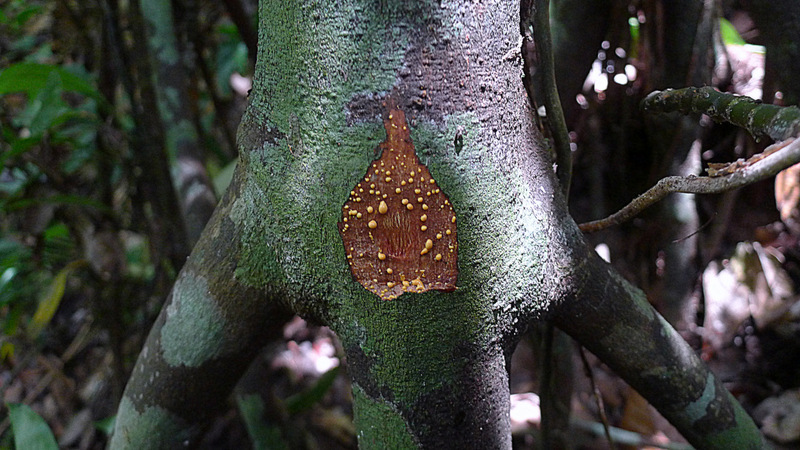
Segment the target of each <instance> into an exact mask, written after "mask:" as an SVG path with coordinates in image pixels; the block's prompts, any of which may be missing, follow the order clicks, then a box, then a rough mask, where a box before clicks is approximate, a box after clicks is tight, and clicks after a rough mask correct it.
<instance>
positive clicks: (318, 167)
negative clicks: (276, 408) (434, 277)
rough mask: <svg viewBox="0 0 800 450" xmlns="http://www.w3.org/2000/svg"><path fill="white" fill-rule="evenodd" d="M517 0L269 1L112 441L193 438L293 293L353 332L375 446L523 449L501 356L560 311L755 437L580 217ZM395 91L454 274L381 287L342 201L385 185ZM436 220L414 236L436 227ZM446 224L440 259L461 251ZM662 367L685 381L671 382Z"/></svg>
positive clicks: (688, 430)
mask: <svg viewBox="0 0 800 450" xmlns="http://www.w3.org/2000/svg"><path fill="white" fill-rule="evenodd" d="M518 8H519V5H516V4H513V3H512V2H507V1H505V2H500V1H488V2H484V3H482V4H472V3H468V4H462V3H461V2H441V3H440V2H431V1H368V0H349V1H339V2H285V1H275V0H263V1H262V2H261V6H260V15H259V19H260V24H259V30H260V42H259V44H260V47H259V56H258V62H257V67H256V78H255V80H254V86H253V90H252V92H251V97H250V105H249V108H248V110H247V113H246V116H245V118H244V119H243V123H242V126H241V128H240V130H239V151H240V168H239V171H238V172H237V176H236V177H235V179H234V181H233V184H232V187H231V188H230V189H229V191H228V193H227V194H226V196H225V198H224V199H223V202H222V204H221V205H220V207H218V209H217V212H216V214H215V215H214V217H213V218H212V222H211V224H210V226H209V227H208V228H207V229H206V231H205V232H204V234H203V236H202V237H201V240H200V243H199V244H198V248H197V249H195V252H194V253H193V256H192V258H191V259H190V260H189V262H188V263H187V267H186V268H185V269H184V271H183V272H182V274H181V277H180V278H179V281H178V283H177V284H176V287H175V289H174V291H173V295H172V298H171V300H170V302H168V304H167V306H166V307H165V309H164V311H162V314H161V317H160V318H159V320H158V322H157V324H156V325H155V327H154V329H153V331H152V332H151V335H150V338H149V339H148V343H147V346H146V347H145V350H144V351H143V352H142V355H141V356H140V359H139V361H138V362H137V365H136V368H135V369H134V375H133V377H132V379H131V382H130V383H129V385H128V388H127V390H126V394H125V398H124V399H123V402H122V406H121V408H120V413H119V415H118V419H117V425H116V430H115V434H114V441H113V442H112V447H114V448H125V447H131V448H135V447H138V446H139V444H140V443H141V442H143V441H139V440H137V439H147V441H146V442H148V443H151V445H152V442H153V437H154V436H165V437H166V436H167V435H168V434H172V435H173V436H177V437H178V438H179V441H178V442H183V441H184V440H186V442H191V440H192V439H194V438H196V436H197V433H198V430H199V426H198V423H199V419H201V417H200V415H199V414H197V411H203V412H205V411H208V410H210V409H211V406H212V405H214V403H213V401H212V400H211V399H210V398H207V396H206V395H205V392H203V391H202V386H204V385H205V383H208V385H207V387H208V388H211V387H213V389H212V391H213V392H212V393H213V394H214V395H222V394H223V393H224V392H227V391H228V390H229V389H230V387H231V385H232V383H233V381H232V380H234V379H235V377H237V376H238V375H239V374H241V371H242V370H243V369H244V367H246V362H247V361H249V360H248V359H247V358H249V357H250V355H252V349H253V348H254V347H253V346H255V345H258V344H260V343H262V342H263V339H264V338H265V335H269V334H270V333H274V331H275V330H276V329H277V327H278V326H279V325H280V324H281V323H282V321H283V320H284V319H285V317H286V315H285V311H287V310H291V311H292V312H294V313H297V314H300V315H302V316H303V317H305V318H307V319H310V320H314V321H317V322H320V323H324V324H326V325H328V326H330V327H331V328H332V329H333V330H334V331H335V332H336V334H337V335H338V336H339V338H340V339H341V342H342V345H343V347H344V349H345V352H346V354H347V361H348V367H349V372H350V376H351V378H352V381H353V397H354V415H355V424H356V428H357V429H358V439H359V445H360V446H361V447H362V448H408V447H416V446H422V447H432V448H433V447H435V448H441V447H443V446H444V447H450V448H457V447H463V448H510V446H511V439H510V424H509V389H508V375H507V372H506V365H507V362H508V358H509V357H510V354H511V351H512V350H513V348H514V345H515V344H516V341H517V339H518V337H519V335H520V333H521V332H522V331H523V330H524V329H525V328H526V327H527V326H528V325H529V324H530V323H532V322H533V321H534V320H537V319H542V318H546V317H548V316H552V317H554V318H555V319H556V323H557V325H559V326H560V327H562V328H563V329H564V330H565V331H567V332H568V333H570V334H572V335H573V336H574V337H576V338H577V339H578V340H579V341H581V342H582V343H583V344H584V345H587V347H588V348H590V349H592V350H593V351H595V352H596V353H597V354H598V355H600V356H601V358H603V359H604V360H606V361H607V362H609V364H610V365H612V367H615V368H616V369H617V370H618V371H619V372H620V373H621V374H622V375H623V377H625V378H626V379H627V380H628V381H629V382H631V384H632V385H634V386H636V387H638V388H640V389H642V392H643V394H644V395H645V397H647V398H648V399H650V400H651V401H652V402H653V404H654V405H655V406H656V407H658V408H659V409H660V410H662V412H664V413H665V415H666V416H667V417H668V418H670V420H672V421H673V423H675V424H676V426H678V428H679V429H680V430H681V431H682V432H683V433H684V434H685V435H686V436H687V438H688V439H689V440H690V441H692V442H694V443H696V445H698V446H705V447H706V448H715V447H716V448H723V446H728V448H730V445H731V442H736V444H737V445H738V448H743V447H742V446H744V447H748V448H756V447H757V446H759V445H760V437H759V435H758V432H757V430H755V427H754V426H753V424H752V422H751V421H750V420H749V418H748V417H747V416H746V415H745V414H744V413H743V412H742V410H741V408H740V407H739V406H738V404H737V403H736V402H735V401H733V400H732V397H731V396H730V395H729V394H728V393H727V392H726V391H724V390H722V389H720V388H719V383H718V382H717V381H716V380H715V379H714V378H713V376H712V375H710V373H709V372H708V371H707V369H705V368H704V367H703V366H702V364H701V363H700V362H699V361H698V360H697V358H696V357H695V356H694V354H693V352H692V350H691V349H690V348H689V347H688V346H687V345H686V343H685V342H683V341H682V340H681V339H680V338H679V337H677V335H676V334H675V333H674V331H673V330H672V329H671V328H669V326H668V325H667V324H666V323H665V322H664V321H663V320H661V319H660V317H659V316H658V315H657V314H656V313H655V312H654V311H653V310H652V308H650V306H649V305H648V304H647V303H646V301H645V300H644V299H643V298H642V294H641V293H640V292H639V291H638V290H635V289H634V288H632V287H630V286H629V285H627V284H626V283H625V282H624V281H622V280H621V279H620V278H619V277H618V276H616V275H615V274H614V273H613V272H612V271H611V269H610V268H609V267H608V266H607V265H604V264H603V263H601V262H600V261H599V259H598V258H597V257H596V256H594V254H593V252H591V251H590V250H589V249H588V248H587V247H586V245H585V244H584V242H583V239H582V236H581V235H580V232H579V231H578V229H577V226H576V225H575V223H574V221H573V220H572V219H571V217H570V216H569V215H568V214H567V211H566V206H565V202H564V199H563V197H562V195H561V189H560V187H559V186H558V184H557V182H556V179H555V176H554V172H553V161H552V157H551V155H550V154H549V153H548V152H547V151H545V150H544V149H542V148H541V146H540V143H541V142H542V139H541V136H540V135H539V134H538V131H537V129H536V128H535V126H534V122H533V120H532V114H533V112H532V111H531V108H530V106H529V103H528V99H527V98H526V95H525V91H524V89H523V83H522V80H521V74H522V61H521V58H520V44H521V42H520V24H519V20H520V13H519V9H518ZM384 101H386V102H391V101H396V102H397V105H398V107H399V108H400V109H401V110H404V111H405V113H406V116H407V118H408V127H409V129H410V139H411V140H412V141H413V143H414V145H415V147H416V152H417V155H418V156H419V159H420V161H421V162H422V163H423V164H425V165H427V168H428V169H429V170H430V174H431V176H432V177H433V179H435V186H438V187H439V188H440V189H441V191H442V192H444V193H445V194H446V195H447V197H448V198H449V202H450V204H451V205H452V206H453V208H454V210H455V222H454V223H453V224H452V226H453V231H457V236H458V270H459V273H458V281H457V289H456V290H454V291H452V292H440V291H433V290H431V291H427V292H424V293H421V294H417V293H404V294H402V295H400V296H399V297H398V298H395V299H393V300H390V301H385V300H382V299H381V298H379V297H378V296H377V295H375V294H373V293H372V292H370V291H368V290H366V289H364V287H362V286H361V284H359V283H358V282H356V281H355V280H354V279H353V276H352V275H351V271H350V268H349V265H348V254H351V256H353V255H352V253H350V252H352V250H350V249H346V248H345V247H344V246H343V244H342V239H341V237H340V235H339V232H338V229H339V223H340V222H344V220H343V213H342V205H344V204H345V202H346V201H348V199H350V200H351V201H356V202H357V200H353V198H354V197H357V198H361V196H362V195H363V196H364V199H367V198H368V196H372V195H376V196H377V195H380V194H372V193H368V192H363V193H361V192H360V191H358V192H359V193H358V194H356V192H357V190H358V189H359V188H358V187H356V186H357V183H359V182H361V181H363V180H364V178H365V174H367V176H368V177H369V176H371V175H370V174H369V173H367V170H368V169H369V168H371V167H372V164H373V160H374V159H375V157H376V152H375V150H376V149H377V148H378V145H379V143H381V142H382V141H384V140H386V139H387V137H386V135H387V131H388V132H390V133H392V126H391V125H392V123H393V122H390V121H388V117H387V112H386V107H385V106H384V105H383V102H384ZM381 118H384V119H387V122H386V124H385V126H386V130H385V129H384V124H382V120H381ZM382 148H383V152H386V151H387V146H383V147H382ZM386 175H387V182H388V178H390V177H389V174H386ZM391 177H398V178H403V179H404V180H405V179H406V178H405V177H409V178H414V175H411V174H410V173H405V172H404V169H402V168H398V169H397V170H396V172H395V173H393V174H392V175H391ZM409 183H413V182H412V181H410V180H409ZM397 189H399V190H401V191H402V190H403V189H405V188H400V187H398V188H397ZM373 190H374V189H373ZM365 191H366V189H365ZM387 195H393V194H392V193H391V192H389V193H388V194H387ZM403 195H406V194H403ZM409 196H411V195H409ZM420 196H421V197H420V198H422V199H423V201H421V202H418V203H416V204H418V205H419V204H424V198H425V196H424V195H422V194H420ZM369 198H372V197H369ZM384 198H387V197H384ZM390 200H393V199H389V198H387V202H388V203H390V204H394V203H392V202H391V201H390ZM413 201H414V199H413V197H412V204H414V203H413ZM365 203H366V200H365ZM381 209H382V210H383V209H384V208H381ZM384 211H385V210H384ZM384 211H380V212H376V211H374V210H373V211H370V210H368V209H364V210H363V214H380V213H383V212H384ZM357 213H358V214H362V212H360V211H358V212H357ZM353 216H355V214H354V215H352V216H350V215H349V214H345V215H344V217H353ZM375 217H378V216H377V215H376V216H375ZM364 222H366V219H365V220H364ZM364 222H357V221H351V222H348V223H349V224H352V226H353V227H355V226H357V224H358V223H362V226H364V225H365V224H364ZM434 224H435V223H433V222H432V223H431V228H432V229H430V230H426V231H421V233H430V234H429V236H434V234H433V233H437V232H440V231H442V230H438V229H435V227H434ZM377 226H380V225H377ZM456 226H457V230H456V229H455V228H456ZM370 228H375V227H373V226H372V225H370ZM376 232H377V231H376ZM420 236H423V237H419V236H417V235H415V238H419V239H424V236H425V235H424V234H422V235H420ZM434 241H436V240H435V239H434V238H431V240H430V242H431V245H430V246H429V245H428V244H427V243H426V245H425V247H424V248H425V249H431V252H430V254H429V256H430V257H433V255H434V254H438V252H445V251H446V250H443V249H440V248H439V247H438V245H440V244H437V243H436V242H440V241H436V242H434ZM419 242H422V241H419ZM413 250H414V251H417V250H416V248H414V249H413ZM426 253H427V252H424V251H423V252H422V255H425V254H426ZM407 256H408V255H407V254H403V255H400V257H398V260H401V259H403V258H405V257H407ZM355 257H358V255H355ZM367 257H369V255H367ZM374 257H375V258H376V260H375V262H374V263H375V265H376V266H378V265H379V263H378V262H377V258H379V257H378V256H377V255H375V256H374ZM217 259H221V262H219V261H217ZM417 259H419V260H422V258H417ZM432 264H433V263H432ZM406 269H407V270H413V267H411V268H410V269H409V268H408V267H406ZM375 276H376V279H377V277H378V275H377V274H376V275H375ZM381 276H382V274H381ZM423 276H424V275H423ZM418 280H419V278H418V279H417V280H415V281H418ZM398 282H400V280H398ZM376 283H377V281H376ZM190 305H194V306H190ZM601 320H602V321H603V322H600V321H601ZM192 325H193V326H192ZM207 335H208V336H213V337H214V338H201V337H202V336H207ZM626 338H629V339H631V340H632V342H640V343H641V345H642V347H641V348H640V349H631V348H629V346H628V345H626V342H625V339H626ZM653 355H658V358H656V359H653V360H648V359H641V358H642V357H652V356H653ZM652 361H655V362H657V363H658V364H653V363H652ZM223 368H226V369H227V370H226V371H224V372H223ZM221 373H225V376H224V377H222V378H217V377H220V374H221ZM698 377H699V381H698ZM165 379H166V380H168V381H169V382H168V383H167V382H159V380H165ZM181 379H185V380H191V382H190V383H189V384H188V385H186V386H181V385H180V384H179V383H178V381H179V380H181ZM662 385H667V386H669V387H671V388H672V387H675V388H679V389H680V391H679V392H678V393H676V395H674V396H665V395H663V393H662V392H663V391H660V388H661V386H662ZM709 386H710V387H709ZM159 390H161V391H164V390H168V391H167V392H161V393H153V392H154V391H159ZM165 398H166V399H169V400H171V401H172V402H171V403H163V402H162V400H163V399H165ZM180 401H183V402H184V403H188V404H190V406H189V407H187V406H186V405H185V404H182V403H181V402H180ZM217 402H218V403H221V401H220V400H219V398H218V399H217ZM733 438H735V439H736V440H735V441H734V440H732V439H733ZM164 442H167V441H164ZM163 445H164V446H169V444H168V443H165V444H163Z"/></svg>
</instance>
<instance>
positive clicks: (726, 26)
mask: <svg viewBox="0 0 800 450" xmlns="http://www.w3.org/2000/svg"><path fill="white" fill-rule="evenodd" d="M719 30H720V32H721V33H722V42H723V43H725V44H726V45H745V44H747V42H745V41H744V39H742V36H741V35H740V34H739V32H738V31H736V28H734V27H733V24H731V23H730V22H728V21H727V20H726V19H723V18H720V19H719Z"/></svg>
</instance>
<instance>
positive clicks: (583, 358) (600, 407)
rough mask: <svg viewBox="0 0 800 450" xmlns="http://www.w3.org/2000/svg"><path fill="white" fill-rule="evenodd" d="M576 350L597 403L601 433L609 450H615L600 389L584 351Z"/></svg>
mask: <svg viewBox="0 0 800 450" xmlns="http://www.w3.org/2000/svg"><path fill="white" fill-rule="evenodd" d="M578 350H579V352H580V355H581V362H582V363H583V370H584V372H585V373H586V376H587V377H588V378H589V383H590V384H591V385H592V393H593V394H594V399H595V401H596V402H597V412H598V414H599V415H600V422H601V423H602V424H603V431H604V432H605V434H606V439H607V440H608V446H609V448H611V450H616V448H617V446H616V445H614V440H613V439H612V438H611V426H610V425H609V423H608V416H606V408H605V406H603V397H602V396H601V395H600V389H599V388H598V387H597V383H595V382H594V374H593V373H592V367H591V366H590V365H589V360H588V359H586V350H584V349H583V347H582V346H581V347H578Z"/></svg>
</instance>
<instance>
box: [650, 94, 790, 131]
mask: <svg viewBox="0 0 800 450" xmlns="http://www.w3.org/2000/svg"><path fill="white" fill-rule="evenodd" d="M642 108H643V109H644V110H645V111H646V112H674V111H678V112H680V113H683V114H705V115H707V116H708V117H710V118H711V119H712V120H714V121H715V122H725V123H730V124H733V125H736V126H738V127H742V128H744V129H745V130H747V131H749V132H750V134H752V135H753V136H755V137H760V136H769V137H771V138H772V139H775V140H776V141H782V140H784V139H788V138H789V137H792V136H797V135H798V134H800V108H798V107H796V106H777V105H770V104H765V103H761V100H754V99H752V98H750V97H745V96H742V95H733V94H730V93H727V92H720V91H718V90H716V89H714V88H712V87H709V86H706V87H701V88H696V87H688V88H683V89H666V90H664V91H654V92H652V93H650V94H649V95H648V96H647V97H645V99H644V100H643V101H642Z"/></svg>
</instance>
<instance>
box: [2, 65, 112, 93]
mask: <svg viewBox="0 0 800 450" xmlns="http://www.w3.org/2000/svg"><path fill="white" fill-rule="evenodd" d="M51 74H55V75H57V76H58V77H60V78H61V83H62V86H63V88H64V90H65V91H72V92H78V93H81V94H83V95H85V96H87V97H91V98H94V99H96V100H98V101H104V100H103V96H102V95H100V92H99V91H98V90H97V89H95V88H94V86H92V84H91V83H90V82H88V81H87V80H85V79H83V78H81V77H80V76H78V75H75V74H74V73H72V72H69V71H68V70H66V69H65V68H63V67H60V66H53V65H49V64H36V63H27V62H26V63H18V64H13V65H11V66H9V67H8V68H6V69H4V70H3V71H2V72H0V95H1V94H10V93H12V92H24V93H26V94H28V96H29V97H34V96H36V95H37V94H38V93H39V91H41V90H42V89H43V88H44V87H45V86H46V85H47V82H48V78H49V77H50V75H51Z"/></svg>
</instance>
